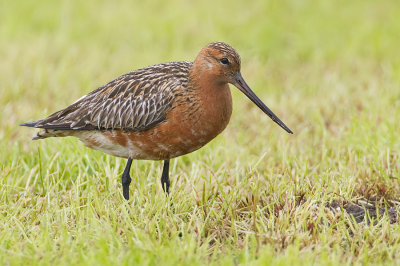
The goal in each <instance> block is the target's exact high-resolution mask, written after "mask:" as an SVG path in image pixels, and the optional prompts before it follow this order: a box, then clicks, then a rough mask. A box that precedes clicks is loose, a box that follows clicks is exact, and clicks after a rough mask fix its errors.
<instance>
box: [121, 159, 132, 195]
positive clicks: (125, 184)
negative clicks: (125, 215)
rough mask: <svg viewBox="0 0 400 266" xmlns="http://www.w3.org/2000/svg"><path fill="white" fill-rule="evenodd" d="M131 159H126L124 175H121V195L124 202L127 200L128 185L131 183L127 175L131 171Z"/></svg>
mask: <svg viewBox="0 0 400 266" xmlns="http://www.w3.org/2000/svg"><path fill="white" fill-rule="evenodd" d="M131 165H132V158H129V159H128V162H127V163H126V166H125V170H124V173H123V174H122V177H121V180H122V194H123V195H124V198H125V199H126V200H129V184H130V183H131V177H130V175H129V171H130V170H131Z"/></svg>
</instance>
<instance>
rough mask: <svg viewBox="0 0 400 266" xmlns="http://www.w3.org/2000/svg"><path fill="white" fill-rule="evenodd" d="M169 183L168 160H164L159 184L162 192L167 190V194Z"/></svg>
mask: <svg viewBox="0 0 400 266" xmlns="http://www.w3.org/2000/svg"><path fill="white" fill-rule="evenodd" d="M169 184H170V182H169V160H165V161H164V167H163V170H162V176H161V185H162V188H163V190H164V192H167V194H169Z"/></svg>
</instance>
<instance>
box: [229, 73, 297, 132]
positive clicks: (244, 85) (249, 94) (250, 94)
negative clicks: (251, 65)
mask: <svg viewBox="0 0 400 266" xmlns="http://www.w3.org/2000/svg"><path fill="white" fill-rule="evenodd" d="M233 85H235V86H236V87H237V88H238V89H239V90H241V91H242V92H243V93H244V94H245V95H246V96H247V97H248V98H249V99H250V100H251V101H252V102H253V103H255V104H256V105H257V106H258V107H259V108H260V109H261V110H262V111H263V112H264V113H266V114H267V115H268V116H269V117H270V118H271V119H272V120H273V121H274V122H275V123H277V124H278V125H280V126H281V127H282V128H283V129H284V130H286V131H287V132H288V133H290V134H293V132H292V131H291V130H290V129H289V128H288V127H287V126H286V125H285V124H284V123H283V122H282V121H281V120H280V119H279V118H278V117H277V116H276V115H275V114H274V113H273V112H272V111H271V110H270V109H269V108H268V107H267V106H266V105H265V104H264V103H263V102H262V101H261V100H260V99H259V98H258V97H257V95H256V94H255V93H254V92H253V91H252V90H251V89H250V87H249V86H248V85H247V83H246V82H245V81H244V79H243V77H242V75H241V74H240V73H238V75H237V76H236V79H235V84H233Z"/></svg>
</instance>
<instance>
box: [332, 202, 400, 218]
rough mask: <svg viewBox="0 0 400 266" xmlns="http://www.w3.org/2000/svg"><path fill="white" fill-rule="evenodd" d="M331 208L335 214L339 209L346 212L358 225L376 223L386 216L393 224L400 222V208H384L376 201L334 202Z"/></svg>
mask: <svg viewBox="0 0 400 266" xmlns="http://www.w3.org/2000/svg"><path fill="white" fill-rule="evenodd" d="M329 208H331V209H332V210H333V211H334V212H335V211H336V210H337V208H341V209H343V210H345V211H346V213H347V214H349V215H350V216H352V217H353V218H354V220H355V221H356V222H357V223H361V222H363V221H366V223H367V224H369V223H371V222H373V223H375V222H376V221H378V220H379V219H381V218H382V217H385V216H388V217H389V219H390V223H391V224H393V223H396V222H398V221H399V220H400V217H399V216H400V212H399V210H398V208H399V206H397V207H396V206H387V205H386V206H382V204H380V203H378V202H376V201H375V200H360V201H358V202H341V201H333V202H332V203H331V204H330V205H329Z"/></svg>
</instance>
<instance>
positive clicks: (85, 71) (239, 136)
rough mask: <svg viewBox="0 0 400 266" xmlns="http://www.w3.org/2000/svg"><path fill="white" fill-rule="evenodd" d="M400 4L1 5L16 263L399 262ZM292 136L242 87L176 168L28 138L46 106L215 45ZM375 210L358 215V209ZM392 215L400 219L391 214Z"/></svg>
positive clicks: (10, 226) (2, 129)
mask: <svg viewBox="0 0 400 266" xmlns="http://www.w3.org/2000/svg"><path fill="white" fill-rule="evenodd" d="M397 10H398V9H397V1H388V0H387V1H385V0H384V1H379V2H377V1H372V0H367V1H365V0H364V1H361V0H356V1H344V0H338V1H311V0H310V1H307V0H306V1H294V0H293V1H289V0H287V1H273V0H271V1H252V2H248V3H244V2H243V3H240V2H239V1H238V2H235V1H227V0H225V1H218V2H216V1H213V2H210V1H202V2H194V1H190V2H188V1H183V0H174V1H162V2H158V1H136V3H132V2H131V1H118V2H115V1H94V0H89V1H49V0H41V1H32V0H24V1H20V0H19V1H2V2H0V17H1V23H0V58H1V60H0V94H1V97H0V105H1V110H2V111H1V112H0V124H1V126H0V141H1V145H2V147H1V148H0V162H1V164H0V199H1V200H0V243H1V244H0V262H1V263H2V264H8V265H15V264H26V263H29V264H43V265H46V264H119V265H121V264H122V265H132V264H165V265H173V264H184V265H187V264H192V265H200V264H205V263H208V264H214V265H221V264H222V265H225V264H226V265H232V264H251V265H268V264H273V265H288V264H324V265H337V264H339V263H342V264H363V265H365V264H398V263H399V262H400V243H399V239H400V226H399V223H398V222H397V220H398V219H397V218H398V214H396V215H397V218H396V219H394V220H393V219H391V217H390V215H389V210H393V208H394V209H395V210H396V209H397V210H398V209H399V206H400V203H399V198H400V183H399V177H400V142H399V137H398V136H399V132H400V123H399V121H400V89H399V87H400V71H399V70H400V63H399V62H400V51H399V49H398V47H400V36H399V32H400V22H399V20H398V18H397V17H398V14H397V13H398V12H397ZM212 41H225V42H228V43H230V44H231V45H232V46H233V47H235V48H236V49H237V50H238V51H239V53H240V54H241V55H242V73H243V76H244V77H245V79H246V80H247V83H248V84H249V85H250V86H251V87H252V88H253V90H254V91H255V92H256V93H257V94H258V95H259V96H260V98H261V99H263V100H264V102H265V103H266V104H267V105H268V106H269V107H270V108H271V109H272V110H273V111H274V112H275V113H276V114H278V115H279V117H280V118H281V119H282V120H283V121H284V122H285V123H286V124H287V125H288V126H289V127H290V128H291V129H292V130H293V131H294V132H295V134H294V135H289V134H287V133H285V132H284V131H283V130H282V129H281V128H279V127H278V126H277V125H275V124H274V123H273V122H272V121H271V120H270V119H269V118H268V117H266V116H265V115H264V114H263V113H262V112H261V111H260V110H258V109H257V108H256V107H255V106H253V104H252V103H251V102H250V101H248V100H247V99H246V98H245V97H244V96H243V95H242V94H241V93H240V92H238V90H236V89H235V88H232V91H233V98H234V113H233V116H232V120H231V123H230V125H229V126H228V128H227V129H226V130H225V131H224V133H223V134H221V135H220V136H219V137H217V138H216V139H215V140H214V141H212V142H211V143H210V144H209V145H207V146H205V147H204V148H202V149H201V150H199V151H196V152H194V153H192V154H189V155H187V156H183V157H180V158H178V159H174V160H173V161H172V162H171V172H170V177H171V180H172V187H171V189H172V194H171V198H166V197H165V195H164V194H163V193H162V189H161V185H160V182H159V178H160V176H161V170H162V164H161V163H160V162H151V161H134V163H133V165H132V171H131V176H132V178H133V182H132V184H131V200H130V201H129V202H125V201H124V200H123V197H122V189H121V185H120V175H121V174H122V171H123V169H124V165H125V160H123V159H119V158H114V157H111V156H108V155H105V154H102V153H101V152H98V151H93V150H90V149H87V148H85V147H84V146H83V145H82V144H81V143H79V141H78V140H76V139H72V138H64V139H48V140H45V141H38V142H32V141H30V136H31V135H33V130H30V129H26V128H21V127H18V126H17V125H18V124H19V123H21V122H26V121H30V120H35V119H38V118H43V117H45V116H46V115H49V114H50V113H52V112H54V111H56V110H59V109H60V108H63V107H65V106H67V105H68V104H70V103H72V102H73V101H75V100H76V99H78V98H79V97H80V96H82V95H84V94H85V93H88V92H89V91H91V90H92V89H95V88H96V87H98V86H100V85H102V84H104V83H105V82H107V81H109V80H111V79H113V78H115V77H117V76H118V75H120V74H123V73H126V72H128V71H130V70H133V69H137V68H140V67H143V66H146V65H151V64H155V63H160V62H166V61H175V60H191V59H193V58H194V57H195V56H196V54H197V53H198V51H199V50H200V49H201V47H203V46H204V45H206V44H207V43H209V42H212ZM363 201H364V202H365V201H367V202H369V203H371V202H372V204H373V205H374V206H377V207H379V208H381V210H383V212H380V213H378V214H376V213H375V214H374V213H366V215H367V216H371V218H369V219H367V218H365V219H362V220H363V221H362V222H357V221H356V219H355V217H353V216H351V215H349V214H348V210H349V208H348V206H350V204H359V205H360V206H361V205H362V204H361V202H363ZM392 218H393V217H392Z"/></svg>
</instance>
